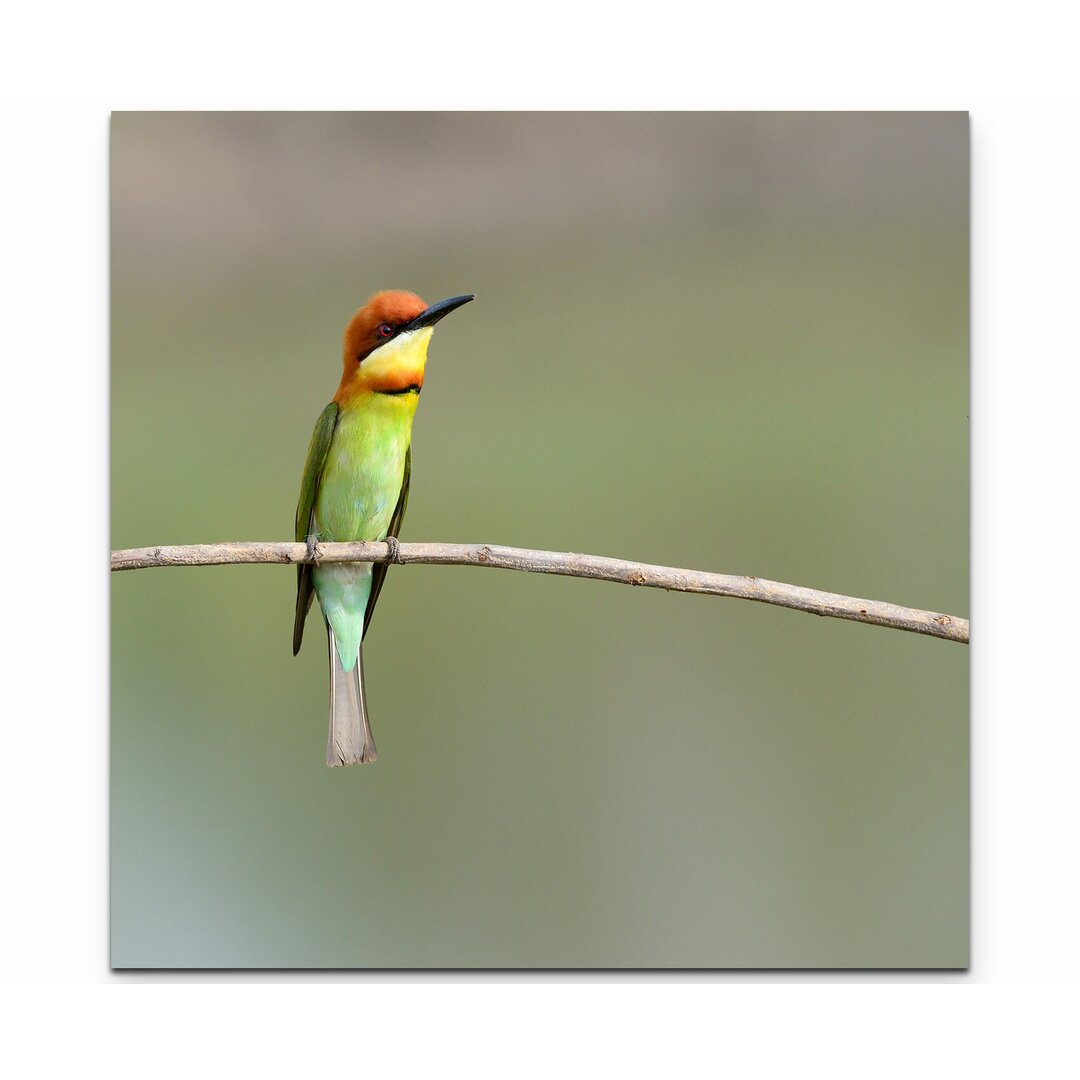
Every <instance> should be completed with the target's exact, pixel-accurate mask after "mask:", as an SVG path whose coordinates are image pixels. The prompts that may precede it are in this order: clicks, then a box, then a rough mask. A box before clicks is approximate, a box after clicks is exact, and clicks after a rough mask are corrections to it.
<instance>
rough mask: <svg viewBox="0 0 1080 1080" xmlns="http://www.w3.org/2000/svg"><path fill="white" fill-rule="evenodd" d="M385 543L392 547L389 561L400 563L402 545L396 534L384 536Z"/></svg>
mask: <svg viewBox="0 0 1080 1080" xmlns="http://www.w3.org/2000/svg"><path fill="white" fill-rule="evenodd" d="M383 543H384V544H385V545H386V546H387V547H388V548H389V549H390V557H389V558H388V559H387V560H386V561H387V562H392V563H399V562H401V545H400V544H399V543H398V539H397V537H396V536H387V537H385V538H384V540H383Z"/></svg>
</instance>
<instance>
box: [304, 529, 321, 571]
mask: <svg viewBox="0 0 1080 1080" xmlns="http://www.w3.org/2000/svg"><path fill="white" fill-rule="evenodd" d="M307 557H308V562H310V563H312V564H313V565H315V566H318V565H319V561H320V560H319V538H318V537H317V536H316V535H315V534H314V533H310V534H309V535H308V538H307Z"/></svg>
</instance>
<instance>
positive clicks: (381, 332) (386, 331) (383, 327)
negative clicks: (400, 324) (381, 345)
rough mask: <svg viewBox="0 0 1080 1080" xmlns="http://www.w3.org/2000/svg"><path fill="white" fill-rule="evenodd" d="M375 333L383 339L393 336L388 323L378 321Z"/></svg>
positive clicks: (392, 330) (392, 329)
mask: <svg viewBox="0 0 1080 1080" xmlns="http://www.w3.org/2000/svg"><path fill="white" fill-rule="evenodd" d="M375 333H376V334H377V335H378V336H379V337H381V338H382V339H383V341H385V340H386V339H387V338H392V337H393V336H394V328H393V327H392V326H391V325H390V324H389V323H379V328H378V329H377V330H376V331H375Z"/></svg>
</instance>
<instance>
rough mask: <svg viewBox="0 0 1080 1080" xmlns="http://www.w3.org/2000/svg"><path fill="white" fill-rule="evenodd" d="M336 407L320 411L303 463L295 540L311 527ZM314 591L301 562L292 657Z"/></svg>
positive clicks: (307, 569) (308, 569)
mask: <svg viewBox="0 0 1080 1080" xmlns="http://www.w3.org/2000/svg"><path fill="white" fill-rule="evenodd" d="M337 420H338V407H337V403H336V402H333V401H331V402H330V404H329V405H327V406H326V408H325V409H323V411H322V412H321V413H320V414H319V419H318V420H317V421H316V422H315V430H314V432H312V435H311V443H310V444H309V445H308V452H307V462H306V463H305V464H304V478H303V479H302V480H301V481H300V501H299V502H298V503H297V504H296V534H295V535H296V539H297V542H303V541H304V540H306V539H307V537H308V533H309V532H310V530H311V516H312V513H313V511H314V509H315V495H316V493H317V492H318V490H319V479H320V478H321V476H322V470H323V465H324V464H325V463H326V454H327V452H328V451H329V449H330V443H331V442H332V441H333V438H334V428H335V427H337ZM314 596H315V590H314V588H313V586H312V584H311V565H310V564H309V563H301V564H300V565H299V566H297V568H296V619H295V621H294V622H293V635H292V651H293V656H295V655H296V654H297V653H298V652H299V651H300V642H301V641H303V639H304V620H305V619H306V618H307V613H308V611H309V610H310V608H311V601H312V599H313V598H314Z"/></svg>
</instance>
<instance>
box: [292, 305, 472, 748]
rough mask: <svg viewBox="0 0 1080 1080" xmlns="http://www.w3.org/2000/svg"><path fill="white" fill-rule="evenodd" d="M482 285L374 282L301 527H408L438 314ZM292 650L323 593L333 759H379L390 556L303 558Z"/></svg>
mask: <svg viewBox="0 0 1080 1080" xmlns="http://www.w3.org/2000/svg"><path fill="white" fill-rule="evenodd" d="M472 299H473V297H472V296H471V295H469V296H454V297H451V298H450V299H449V300H443V301H441V302H440V303H438V304H432V305H431V306H430V307H429V306H428V305H427V304H425V303H424V301H423V300H421V299H420V297H418V296H416V295H415V294H413V293H410V292H380V293H376V294H375V295H374V296H373V297H372V298H371V299H370V300H369V301H368V302H367V304H365V305H364V307H362V308H361V309H360V310H359V311H358V312H357V313H356V314H355V315H354V316H353V317H352V319H351V321H350V322H349V325H348V326H347V327H346V329H345V338H344V344H343V366H344V371H343V373H342V376H341V384H340V385H339V386H338V389H337V393H336V394H335V395H334V399H333V401H331V402H330V404H329V405H327V406H326V408H325V409H323V411H322V414H321V415H320V416H319V419H318V421H317V423H316V424H315V431H314V434H313V435H312V436H311V445H310V446H309V447H308V453H307V462H306V464H305V465H304V477H303V480H301V482H300V500H299V502H298V503H297V504H296V539H297V540H298V541H305V542H306V543H307V545H308V550H309V551H311V552H312V553H314V547H315V543H316V542H317V541H320V540H326V541H352V540H385V539H386V538H387V537H394V538H396V537H397V536H398V533H399V530H400V529H401V522H402V519H403V518H404V517H405V508H406V506H407V505H408V502H409V475H410V472H411V465H412V462H411V451H410V445H411V443H412V425H413V416H414V415H415V413H416V405H417V401H418V400H419V397H420V390H421V388H422V387H423V385H424V365H425V364H426V362H427V350H428V343H429V342H430V341H431V335H432V332H433V330H434V327H435V324H436V323H437V322H438V321H439V320H440V319H441V318H442V317H443V316H444V315H448V314H449V313H450V312H451V311H453V310H454V309H455V308H459V307H461V305H462V304H467V303H468V302H469V301H470V300H472ZM297 571H298V573H297V583H296V621H295V622H294V624H293V655H294V656H295V655H296V654H297V653H298V652H299V651H300V643H301V641H302V640H303V636H304V620H305V619H306V618H307V613H308V611H309V610H310V608H311V601H312V597H313V596H317V597H318V598H319V607H320V608H321V609H322V613H323V619H324V621H325V623H326V633H327V639H328V642H329V649H330V735H329V738H328V739H327V742H326V764H327V765H330V766H334V765H352V764H354V763H356V762H368V761H374V760H375V758H376V756H377V754H376V750H375V740H374V739H373V738H372V736H371V724H370V723H369V721H368V711H367V700H366V698H365V695H364V662H363V652H362V644H363V640H364V635H365V634H366V633H367V628H368V624H369V623H370V622H371V613H372V611H373V610H374V609H375V601H376V600H378V598H379V592H380V591H381V589H382V585H383V581H384V580H385V578H386V563H379V564H373V563H329V564H327V565H311V564H305V565H302V566H298V567H297Z"/></svg>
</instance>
